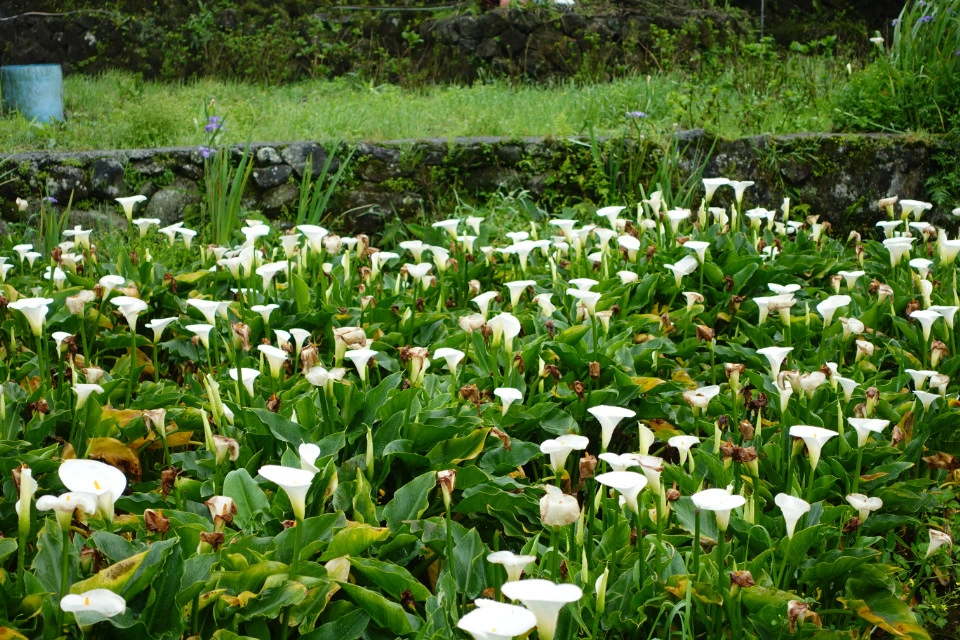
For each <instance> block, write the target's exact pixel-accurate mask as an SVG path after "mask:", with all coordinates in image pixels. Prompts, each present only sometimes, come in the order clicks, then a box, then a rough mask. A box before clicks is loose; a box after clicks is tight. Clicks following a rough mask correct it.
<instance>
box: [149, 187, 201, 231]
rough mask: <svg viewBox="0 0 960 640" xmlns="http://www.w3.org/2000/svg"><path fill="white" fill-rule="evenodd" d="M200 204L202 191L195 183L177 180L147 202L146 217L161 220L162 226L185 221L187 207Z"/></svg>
mask: <svg viewBox="0 0 960 640" xmlns="http://www.w3.org/2000/svg"><path fill="white" fill-rule="evenodd" d="M199 203H200V190H199V188H198V187H197V184H196V183H195V182H192V181H189V180H185V179H183V178H177V179H175V180H174V181H173V184H171V185H170V186H168V187H164V188H162V189H159V190H158V191H157V192H156V193H154V194H153V195H152V196H150V199H149V200H147V209H146V214H145V217H147V218H159V219H160V224H161V225H168V224H173V223H174V222H177V221H179V220H182V219H183V214H184V211H186V209H187V207H190V206H192V205H198V204H199Z"/></svg>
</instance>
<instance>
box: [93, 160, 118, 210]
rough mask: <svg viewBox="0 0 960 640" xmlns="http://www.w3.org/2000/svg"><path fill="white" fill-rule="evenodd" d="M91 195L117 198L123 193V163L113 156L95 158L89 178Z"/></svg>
mask: <svg viewBox="0 0 960 640" xmlns="http://www.w3.org/2000/svg"><path fill="white" fill-rule="evenodd" d="M90 182H91V186H92V187H93V195H94V196H96V197H98V198H104V199H107V200H109V199H112V198H119V197H120V196H121V195H122V194H123V163H122V162H120V161H119V160H117V159H115V158H97V159H96V160H94V162H93V175H92V176H91V179H90Z"/></svg>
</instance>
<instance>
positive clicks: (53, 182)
mask: <svg viewBox="0 0 960 640" xmlns="http://www.w3.org/2000/svg"><path fill="white" fill-rule="evenodd" d="M47 174H48V175H47V181H46V192H47V194H48V195H49V196H51V197H53V198H55V199H56V200H57V201H58V202H60V203H62V204H64V205H66V203H67V201H68V200H69V199H70V195H71V194H73V199H74V200H82V199H83V198H86V197H87V195H88V194H89V193H90V190H89V188H88V187H87V182H86V178H87V176H86V174H85V173H84V172H83V170H82V169H80V168H78V167H70V166H63V165H54V166H52V167H50V168H49V169H47Z"/></svg>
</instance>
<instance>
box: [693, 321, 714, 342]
mask: <svg viewBox="0 0 960 640" xmlns="http://www.w3.org/2000/svg"><path fill="white" fill-rule="evenodd" d="M716 337H717V332H716V331H714V330H713V329H711V328H710V327H708V326H706V325H702V324H698V325H697V341H698V342H713V341H714V340H715V339H716Z"/></svg>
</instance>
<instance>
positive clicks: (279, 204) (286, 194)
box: [260, 183, 300, 215]
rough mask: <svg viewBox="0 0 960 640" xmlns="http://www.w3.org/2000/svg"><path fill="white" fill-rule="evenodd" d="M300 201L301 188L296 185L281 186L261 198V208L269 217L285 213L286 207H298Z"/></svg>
mask: <svg viewBox="0 0 960 640" xmlns="http://www.w3.org/2000/svg"><path fill="white" fill-rule="evenodd" d="M299 200H300V188H299V187H298V186H297V185H295V184H289V183H288V184H281V185H280V186H278V187H275V188H273V189H270V190H269V191H266V192H265V193H264V194H263V195H262V196H261V197H260V207H261V208H262V209H263V212H264V213H266V214H268V215H275V214H277V213H280V212H281V211H283V209H284V207H286V208H288V209H289V208H292V207H296V205H297V202H298V201H299Z"/></svg>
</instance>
